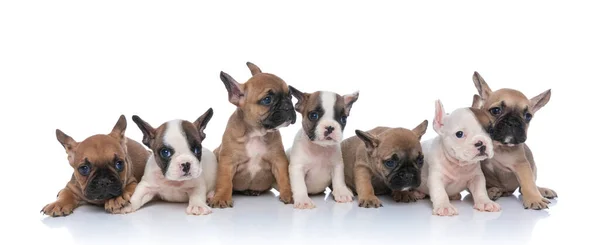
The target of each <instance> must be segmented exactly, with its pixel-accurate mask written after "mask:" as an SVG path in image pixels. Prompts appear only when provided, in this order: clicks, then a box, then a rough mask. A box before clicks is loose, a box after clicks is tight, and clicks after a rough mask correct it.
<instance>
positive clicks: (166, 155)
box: [160, 148, 173, 160]
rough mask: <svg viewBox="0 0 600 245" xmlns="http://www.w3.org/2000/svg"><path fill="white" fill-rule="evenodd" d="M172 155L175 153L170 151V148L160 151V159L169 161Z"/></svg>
mask: <svg viewBox="0 0 600 245" xmlns="http://www.w3.org/2000/svg"><path fill="white" fill-rule="evenodd" d="M171 155H173V151H171V149H169V148H162V149H160V157H162V158H163V159H165V160H168V159H169V158H171Z"/></svg>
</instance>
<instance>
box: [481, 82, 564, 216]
mask: <svg viewBox="0 0 600 245" xmlns="http://www.w3.org/2000/svg"><path fill="white" fill-rule="evenodd" d="M473 83H475V87H476V88H477V91H478V92H479V95H480V96H481V97H476V99H479V100H480V101H479V102H476V103H474V104H477V106H479V108H482V109H483V110H484V111H485V112H486V113H487V114H488V115H489V116H490V117H491V118H492V119H493V124H494V127H493V132H492V139H493V140H494V151H495V152H496V154H495V156H494V158H493V159H490V160H488V161H485V162H484V163H483V173H484V174H485V178H486V182H487V187H488V195H489V196H490V198H492V199H494V200H495V199H497V198H499V197H501V196H509V195H512V193H513V192H514V191H515V190H516V189H517V188H519V190H520V191H521V193H522V194H523V206H524V207H525V208H527V209H529V208H531V209H536V210H539V209H546V208H548V203H550V201H549V200H548V199H546V198H551V199H552V198H555V197H557V195H556V192H554V191H553V190H551V189H548V188H543V187H538V186H536V184H535V180H536V178H537V168H536V165H535V161H534V159H533V154H532V152H531V150H530V149H529V147H527V145H526V144H525V141H526V140H527V129H528V128H529V123H530V122H531V119H533V116H534V114H535V113H536V112H537V111H538V110H539V109H541V108H542V107H544V106H545V105H546V103H548V101H549V100H550V95H551V92H550V90H546V91H545V92H543V93H541V94H539V95H538V96H535V97H533V98H531V99H528V98H527V97H526V96H525V95H524V94H523V93H521V92H519V91H517V90H514V89H506V88H505V89H499V90H496V91H492V90H491V89H490V87H489V86H488V84H487V83H486V82H485V80H483V78H482V77H481V75H479V73H477V72H475V73H474V74H473Z"/></svg>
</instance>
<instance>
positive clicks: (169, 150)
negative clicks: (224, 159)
mask: <svg viewBox="0 0 600 245" xmlns="http://www.w3.org/2000/svg"><path fill="white" fill-rule="evenodd" d="M212 115H213V110H212V108H210V109H208V111H206V112H205V113H204V114H203V115H202V116H200V117H199V118H198V119H197V120H196V121H195V122H193V123H191V122H189V121H186V120H172V121H169V122H166V123H163V124H162V125H161V126H160V127H158V128H153V127H152V126H150V124H148V123H147V122H145V121H144V120H142V119H141V118H140V117H139V116H137V115H136V116H133V121H134V122H135V123H136V124H137V125H138V127H139V128H140V130H141V131H142V133H143V134H144V138H143V140H142V142H143V143H144V144H145V145H146V146H148V147H149V148H150V149H152V152H153V154H152V156H150V158H149V159H148V163H147V164H146V169H145V171H144V176H143V177H142V180H141V181H140V182H139V184H138V185H137V187H136V188H135V192H134V193H133V196H132V197H131V200H130V202H131V204H130V205H128V206H127V207H125V208H123V210H122V211H121V212H122V213H129V212H134V211H136V210H138V209H139V208H141V207H142V206H143V205H144V204H146V203H147V202H149V201H152V200H154V199H160V200H164V201H168V202H189V205H188V207H187V210H186V213H187V214H193V215H204V214H210V213H211V212H212V211H211V209H210V207H208V205H207V204H206V200H207V196H209V197H210V195H212V193H211V192H213V191H214V187H215V180H216V172H217V159H216V157H215V155H214V154H213V153H212V152H211V151H210V150H208V149H206V148H204V147H202V141H203V140H204V138H205V137H206V135H205V134H204V129H205V128H206V125H207V124H208V122H209V121H210V119H211V117H212Z"/></svg>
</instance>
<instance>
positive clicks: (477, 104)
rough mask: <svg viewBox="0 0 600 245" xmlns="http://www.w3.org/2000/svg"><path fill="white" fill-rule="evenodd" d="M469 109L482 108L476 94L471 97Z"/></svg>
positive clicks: (479, 97)
mask: <svg viewBox="0 0 600 245" xmlns="http://www.w3.org/2000/svg"><path fill="white" fill-rule="evenodd" d="M471 107H473V108H476V109H481V108H482V107H483V99H481V96H479V95H478V94H474V95H473V102H472V103H471Z"/></svg>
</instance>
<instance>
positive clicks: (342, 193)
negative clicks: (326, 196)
mask: <svg viewBox="0 0 600 245" xmlns="http://www.w3.org/2000/svg"><path fill="white" fill-rule="evenodd" d="M352 197H354V194H352V192H351V191H350V190H348V188H347V187H344V188H342V189H341V190H337V189H336V190H334V191H333V198H334V199H335V201H336V202H340V203H343V202H352Z"/></svg>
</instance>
